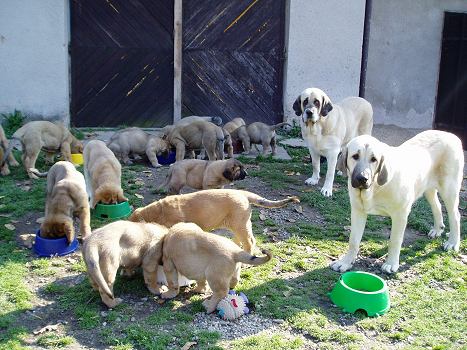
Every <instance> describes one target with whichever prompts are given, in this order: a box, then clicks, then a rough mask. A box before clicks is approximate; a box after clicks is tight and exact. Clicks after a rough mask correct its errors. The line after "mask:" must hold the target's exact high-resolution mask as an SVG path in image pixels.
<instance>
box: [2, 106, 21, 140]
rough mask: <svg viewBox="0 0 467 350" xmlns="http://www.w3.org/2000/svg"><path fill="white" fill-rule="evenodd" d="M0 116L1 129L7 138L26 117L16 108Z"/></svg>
mask: <svg viewBox="0 0 467 350" xmlns="http://www.w3.org/2000/svg"><path fill="white" fill-rule="evenodd" d="M2 117H3V118H4V121H3V130H4V131H5V135H6V137H8V138H10V137H11V135H13V134H14V132H15V131H16V130H18V129H19V128H20V127H21V126H22V125H23V123H24V121H25V119H26V116H25V115H24V114H23V113H22V112H21V111H18V110H16V109H15V110H14V112H12V113H3V114H2Z"/></svg>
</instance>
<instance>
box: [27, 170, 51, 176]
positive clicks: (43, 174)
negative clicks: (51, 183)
mask: <svg viewBox="0 0 467 350" xmlns="http://www.w3.org/2000/svg"><path fill="white" fill-rule="evenodd" d="M28 171H29V172H31V173H33V174H34V175H37V176H39V177H47V174H48V173H49V172H48V171H46V172H43V173H41V172H40V171H39V170H37V169H36V168H29V169H28Z"/></svg>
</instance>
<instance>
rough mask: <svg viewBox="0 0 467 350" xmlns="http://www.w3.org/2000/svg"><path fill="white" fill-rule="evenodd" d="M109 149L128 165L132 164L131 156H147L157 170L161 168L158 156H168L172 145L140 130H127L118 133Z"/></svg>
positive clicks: (113, 136) (113, 137)
mask: <svg viewBox="0 0 467 350" xmlns="http://www.w3.org/2000/svg"><path fill="white" fill-rule="evenodd" d="M107 147H109V148H110V150H112V152H113V153H114V154H115V156H116V157H117V158H118V159H119V160H120V161H122V162H123V163H124V164H127V165H128V164H131V161H130V158H129V155H130V154H132V155H134V154H137V155H143V154H145V155H146V156H147V157H148V159H149V161H150V162H151V164H152V166H153V167H155V168H157V167H160V166H161V165H160V164H159V162H158V161H157V156H160V155H162V154H165V155H167V154H168V153H169V151H170V144H169V143H168V141H167V140H163V139H162V138H160V137H158V136H155V135H151V134H148V133H147V132H145V131H143V130H141V129H140V128H127V129H123V130H119V131H117V132H116V133H115V134H113V135H112V137H111V138H110V140H109V141H108V142H107Z"/></svg>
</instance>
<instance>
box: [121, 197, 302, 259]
mask: <svg viewBox="0 0 467 350" xmlns="http://www.w3.org/2000/svg"><path fill="white" fill-rule="evenodd" d="M291 202H295V203H298V202H300V200H299V199H298V198H297V197H295V196H294V197H288V198H286V199H282V200H279V201H270V200H268V199H266V198H263V197H261V196H258V195H257V194H254V193H251V192H248V191H241V190H226V189H219V190H203V191H198V192H194V193H188V194H179V195H175V196H167V197H165V198H163V199H161V200H159V201H156V202H153V203H151V204H149V205H147V206H145V207H143V208H139V209H136V210H135V211H134V212H133V213H132V214H131V216H130V218H129V220H130V221H145V222H157V223H158V224H161V225H164V226H166V227H171V226H173V225H175V224H177V223H179V222H193V223H195V224H197V225H198V226H200V227H201V228H202V229H203V230H206V231H211V230H215V229H217V228H226V229H228V230H230V231H232V232H233V234H234V239H233V240H234V242H235V243H237V244H238V245H240V243H242V246H243V249H244V250H246V251H247V252H249V253H251V252H252V250H253V248H254V246H255V244H256V240H255V238H254V236H253V231H252V228H251V204H253V205H255V206H259V207H263V208H280V207H283V206H285V205H287V204H288V203H291Z"/></svg>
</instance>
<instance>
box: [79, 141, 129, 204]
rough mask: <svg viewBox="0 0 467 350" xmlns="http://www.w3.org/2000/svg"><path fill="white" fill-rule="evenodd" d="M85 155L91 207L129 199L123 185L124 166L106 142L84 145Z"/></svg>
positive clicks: (85, 169) (85, 170) (85, 174)
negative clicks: (124, 192) (125, 194)
mask: <svg viewBox="0 0 467 350" xmlns="http://www.w3.org/2000/svg"><path fill="white" fill-rule="evenodd" d="M83 157H84V177H85V178H86V188H87V192H88V195H89V198H90V205H91V208H94V207H95V206H96V204H97V203H99V202H101V203H103V204H117V203H121V202H125V201H127V200H128V199H127V198H126V197H125V196H124V195H123V190H122V187H121V178H122V166H121V165H120V163H119V162H118V160H117V158H115V155H114V154H113V153H112V151H111V150H110V149H108V148H107V146H106V145H105V143H104V142H102V141H99V140H93V141H89V142H88V143H87V144H86V146H85V147H84V152H83Z"/></svg>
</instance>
